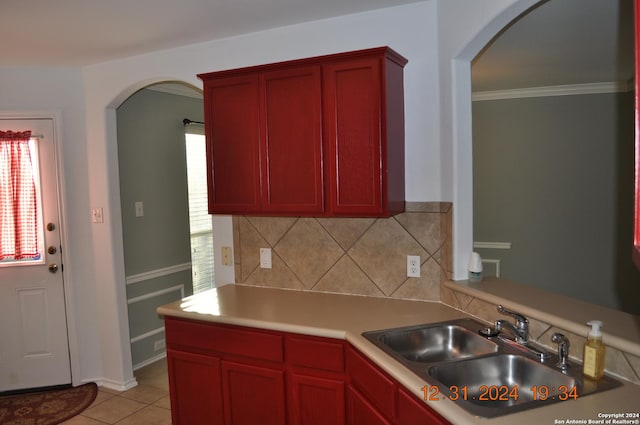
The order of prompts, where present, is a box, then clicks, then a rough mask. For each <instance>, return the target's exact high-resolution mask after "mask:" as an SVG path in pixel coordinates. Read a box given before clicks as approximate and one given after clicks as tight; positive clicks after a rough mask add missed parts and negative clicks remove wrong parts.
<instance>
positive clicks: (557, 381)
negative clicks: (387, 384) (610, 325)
mask: <svg viewBox="0 0 640 425" xmlns="http://www.w3.org/2000/svg"><path fill="white" fill-rule="evenodd" d="M483 329H486V325H483V324H482V323H480V322H478V321H476V320H473V319H458V320H450V321H447V322H440V323H431V324H423V325H416V326H407V327H401V328H394V329H384V330H378V331H370V332H364V333H363V334H362V335H363V336H364V337H365V338H367V339H368V340H369V341H371V342H372V343H373V344H375V345H376V346H377V347H379V348H380V349H382V350H383V351H384V352H385V353H387V354H389V355H390V356H392V357H394V358H395V359H396V360H398V361H399V362H400V363H401V364H403V365H404V366H406V367H407V368H408V369H409V370H411V371H412V372H413V373H415V374H416V375H418V376H419V377H421V378H422V379H423V380H424V381H425V382H427V383H428V384H429V385H430V386H431V387H430V388H431V389H430V391H429V393H428V395H429V397H434V399H438V400H439V399H445V398H448V399H450V400H452V401H454V402H455V403H456V404H458V406H460V407H461V408H463V409H465V410H467V411H469V412H470V413H472V414H474V415H477V416H480V417H486V418H492V417H496V416H502V415H506V414H510V413H514V412H519V411H522V410H527V409H532V408H536V407H541V406H546V405H548V404H549V403H554V402H561V401H564V400H573V399H575V398H577V397H584V396H585V395H589V394H594V393H598V392H601V391H607V390H610V389H612V388H615V387H618V386H620V385H622V384H621V383H620V382H619V381H617V380H615V379H613V378H611V377H608V376H605V377H603V378H602V379H600V380H598V381H591V380H589V379H585V378H583V377H582V373H581V372H582V367H581V366H580V365H578V364H571V362H570V367H569V369H568V370H567V371H565V372H562V371H561V370H560V369H558V368H557V367H556V366H555V365H556V364H557V363H558V356H556V355H555V354H553V353H549V356H548V357H544V358H541V357H540V356H538V355H537V354H536V353H539V350H538V348H536V347H535V346H534V344H529V345H527V346H526V347H523V346H520V345H519V344H517V343H515V342H513V341H508V340H507V339H505V338H503V337H502V336H501V335H498V336H495V337H494V336H490V337H485V336H482V335H480V334H479V333H478V332H479V331H480V330H483ZM540 349H542V348H540ZM532 350H533V351H532ZM536 350H538V351H536ZM434 387H436V388H434ZM516 395H517V397H516ZM430 400H431V398H430Z"/></svg>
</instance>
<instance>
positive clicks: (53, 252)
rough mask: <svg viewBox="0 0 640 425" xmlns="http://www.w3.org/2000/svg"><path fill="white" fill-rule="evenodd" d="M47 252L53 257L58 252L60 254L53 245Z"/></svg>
mask: <svg viewBox="0 0 640 425" xmlns="http://www.w3.org/2000/svg"><path fill="white" fill-rule="evenodd" d="M47 252H48V253H49V254H51V255H53V254H55V253H56V252H58V248H56V247H55V246H53V245H51V246H50V247H49V248H48V249H47Z"/></svg>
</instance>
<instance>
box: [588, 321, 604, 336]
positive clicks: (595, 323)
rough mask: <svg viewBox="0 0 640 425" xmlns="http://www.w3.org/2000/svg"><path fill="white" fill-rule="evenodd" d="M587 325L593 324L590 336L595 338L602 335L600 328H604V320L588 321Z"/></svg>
mask: <svg viewBox="0 0 640 425" xmlns="http://www.w3.org/2000/svg"><path fill="white" fill-rule="evenodd" d="M587 325H589V326H591V330H590V331H589V336H593V337H595V338H598V337H601V336H602V331H600V328H602V322H601V321H600V320H592V321H590V322H587Z"/></svg>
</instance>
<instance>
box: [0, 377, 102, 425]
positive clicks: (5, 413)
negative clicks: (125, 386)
mask: <svg viewBox="0 0 640 425" xmlns="http://www.w3.org/2000/svg"><path fill="white" fill-rule="evenodd" d="M97 394H98V387H97V386H96V384H94V383H93V382H91V383H89V384H84V385H81V386H79V387H75V388H65V389H61V390H50V391H42V392H37V393H29V394H20V395H12V396H5V397H0V424H2V425H55V424H59V423H61V422H64V421H66V420H67V419H70V418H72V417H74V416H76V415H77V414H79V413H80V412H82V411H83V410H84V409H86V408H87V407H88V406H89V405H90V404H91V403H93V400H95V399H96V395H97Z"/></svg>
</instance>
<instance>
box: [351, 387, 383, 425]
mask: <svg viewBox="0 0 640 425" xmlns="http://www.w3.org/2000/svg"><path fill="white" fill-rule="evenodd" d="M391 397H393V395H391ZM347 425H392V424H391V422H389V421H388V420H387V419H386V418H385V417H384V415H382V413H380V412H379V411H378V409H376V408H375V407H374V406H373V404H371V402H369V400H367V399H366V397H365V396H364V395H362V394H360V392H359V391H358V390H356V389H355V388H353V387H351V386H350V387H349V389H348V390H347Z"/></svg>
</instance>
